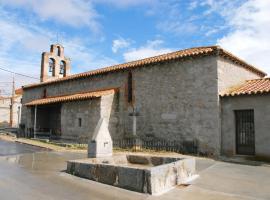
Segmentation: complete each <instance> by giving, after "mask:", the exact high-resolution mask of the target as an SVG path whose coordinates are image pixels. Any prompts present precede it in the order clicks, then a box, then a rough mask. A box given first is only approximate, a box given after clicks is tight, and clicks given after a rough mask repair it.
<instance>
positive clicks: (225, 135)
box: [221, 94, 270, 158]
mask: <svg viewBox="0 0 270 200" xmlns="http://www.w3.org/2000/svg"><path fill="white" fill-rule="evenodd" d="M269 102H270V95H269V94H266V95H244V96H235V97H223V98H222V99H221V105H222V115H221V116H222V126H221V127H222V145H221V147H222V153H223V154H225V155H230V156H231V155H235V154H236V145H235V144H236V142H235V137H236V135H235V134H236V133H235V116H234V110H242V109H254V123H255V155H256V156H260V157H268V158H270V134H269V130H270V115H269V113H270V104H269Z"/></svg>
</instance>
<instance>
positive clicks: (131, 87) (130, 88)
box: [127, 72, 133, 103]
mask: <svg viewBox="0 0 270 200" xmlns="http://www.w3.org/2000/svg"><path fill="white" fill-rule="evenodd" d="M127 89H128V103H131V102H132V100H133V85H132V73H131V72H129V73H128V87H127Z"/></svg>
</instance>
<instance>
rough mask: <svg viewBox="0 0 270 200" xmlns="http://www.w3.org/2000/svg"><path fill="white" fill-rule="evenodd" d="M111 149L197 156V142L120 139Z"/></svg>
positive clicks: (114, 142) (115, 141)
mask: <svg viewBox="0 0 270 200" xmlns="http://www.w3.org/2000/svg"><path fill="white" fill-rule="evenodd" d="M113 147H114V148H119V149H127V150H132V151H143V150H154V151H171V152H177V153H185V154H198V142H197V141H196V140H191V141H190V140H189V141H187V140H185V141H166V140H150V141H144V140H141V139H122V140H114V141H113Z"/></svg>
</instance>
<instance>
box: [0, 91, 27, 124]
mask: <svg viewBox="0 0 270 200" xmlns="http://www.w3.org/2000/svg"><path fill="white" fill-rule="evenodd" d="M21 99H22V88H20V89H17V90H15V95H14V101H13V108H12V107H11V103H12V97H11V96H5V97H4V96H0V127H18V126H19V123H20V116H21ZM11 108H12V110H11Z"/></svg>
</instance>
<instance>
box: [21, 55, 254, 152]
mask: <svg viewBox="0 0 270 200" xmlns="http://www.w3.org/2000/svg"><path fill="white" fill-rule="evenodd" d="M234 65H235V64H233V63H230V62H229V61H228V62H227V61H225V60H222V59H218V58H217V56H204V57H197V58H196V59H185V60H181V61H170V62H164V63H158V64H155V65H149V66H145V67H140V68H133V69H130V70H122V71H118V72H113V73H108V74H102V75H96V76H92V77H86V78H81V79H74V80H70V81H65V82H59V83H55V84H51V85H47V86H40V87H36V88H31V89H25V90H24V96H23V103H26V102H30V101H31V100H34V99H37V98H41V97H42V94H43V90H44V89H46V90H47V95H48V96H58V95H67V94H72V93H76V92H82V91H84V92H85V91H94V90H100V89H105V88H119V93H118V95H117V96H115V97H114V98H113V99H114V100H113V102H115V103H113V104H110V101H111V100H108V101H107V103H105V104H104V105H105V106H104V107H103V106H102V101H101V103H100V104H99V105H98V103H93V104H95V105H93V107H95V108H92V107H91V106H92V105H90V103H89V102H88V103H86V102H74V103H70V105H68V104H67V105H64V106H63V108H62V109H63V113H62V117H63V118H68V119H61V121H62V123H64V122H63V121H65V120H67V121H69V122H70V123H67V124H65V125H63V127H62V128H63V129H62V130H63V131H64V132H66V131H67V129H69V131H67V132H69V133H71V134H72V135H74V134H77V135H81V134H85V133H87V132H89V131H90V130H89V129H88V128H89V127H90V126H91V127H93V126H94V125H90V124H87V126H88V128H86V127H84V126H83V127H82V128H81V129H80V130H79V129H78V130H77V129H75V128H74V126H73V125H74V124H73V123H75V122H76V121H77V120H76V118H78V116H77V115H84V114H85V112H86V110H87V109H85V107H89V106H90V107H91V108H92V109H91V111H90V110H89V113H91V112H97V113H98V112H110V106H109V105H112V106H114V112H113V113H114V114H113V115H112V114H111V115H110V116H111V117H110V121H113V123H115V124H116V125H113V127H117V128H115V129H112V130H111V134H112V135H113V137H114V139H115V138H121V137H130V136H131V135H132V126H133V117H132V116H131V113H132V110H133V106H134V107H136V111H137V112H138V113H137V114H138V116H137V117H136V118H137V134H138V136H140V137H142V138H147V139H155V138H158V139H166V140H194V139H196V140H198V142H199V151H201V152H203V153H208V154H219V152H220V141H221V135H220V134H221V127H220V107H219V93H218V91H223V90H225V89H226V88H227V87H230V86H231V85H233V84H235V83H240V82H241V81H243V80H244V79H246V78H255V77H256V78H257V75H253V73H250V72H248V71H246V70H245V69H244V68H242V67H239V66H236V65H235V66H234ZM230 70H232V71H233V72H234V76H235V77H234V78H233V77H232V74H231V71H230ZM130 71H131V72H132V77H133V102H131V103H128V102H127V79H128V73H129V72H130ZM237 73H244V74H243V76H241V77H240V76H236V75H237ZM239 77H240V78H239ZM102 98H104V99H106V97H102ZM97 107H101V109H100V108H99V110H96V111H95V109H96V108H97ZM103 108H104V109H103ZM69 110H74V111H72V113H74V115H73V114H71V113H68V112H69ZM26 113H27V112H26V111H25V107H24V108H23V115H22V118H23V122H24V123H25V124H27V119H28V117H27V114H26ZM75 113H76V116H75ZM104 115H106V114H104ZM74 117H75V118H74ZM72 120H73V121H74V122H72ZM91 120H92V119H90V118H89V119H88V121H89V123H90V121H91ZM95 121H96V122H97V121H98V119H97V118H95V119H93V122H95ZM75 127H76V126H75ZM71 129H74V130H71Z"/></svg>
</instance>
